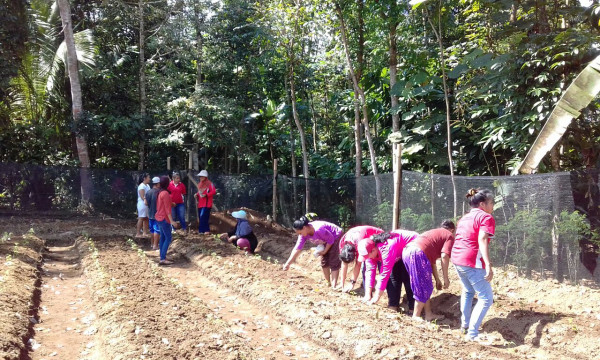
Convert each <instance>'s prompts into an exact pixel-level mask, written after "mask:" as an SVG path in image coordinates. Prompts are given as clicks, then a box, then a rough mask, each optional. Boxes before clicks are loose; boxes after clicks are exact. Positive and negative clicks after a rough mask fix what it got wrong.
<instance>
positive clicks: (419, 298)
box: [402, 220, 456, 321]
mask: <svg viewBox="0 0 600 360" xmlns="http://www.w3.org/2000/svg"><path fill="white" fill-rule="evenodd" d="M455 230H456V227H455V226H454V223H453V222H452V221H451V220H445V221H444V222H443V223H442V227H441V228H438V229H433V230H429V231H425V232H424V233H422V234H421V235H419V236H418V237H417V238H416V239H415V240H414V241H412V242H410V243H409V244H408V245H406V247H405V248H404V250H403V251H402V261H404V265H406V270H407V271H408V274H409V275H410V287H411V289H412V291H413V297H414V298H415V309H414V311H413V318H414V319H421V312H422V311H423V309H425V320H427V321H432V320H434V319H436V318H439V317H441V316H437V315H435V314H434V313H433V312H432V311H431V301H430V298H431V294H433V284H432V283H431V275H433V277H434V278H435V287H436V289H438V290H442V288H444V289H447V288H448V286H449V285H450V278H449V277H448V265H449V264H450V254H451V253H452V246H453V245H454V231H455ZM439 258H441V259H442V275H443V277H444V284H443V285H442V281H441V280H440V275H439V274H438V269H437V263H436V261H437V259H439Z"/></svg>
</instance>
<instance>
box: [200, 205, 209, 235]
mask: <svg viewBox="0 0 600 360" xmlns="http://www.w3.org/2000/svg"><path fill="white" fill-rule="evenodd" d="M210 209H211V208H209V207H203V208H198V232H199V233H205V232H209V231H210V227H209V226H208V220H210Z"/></svg>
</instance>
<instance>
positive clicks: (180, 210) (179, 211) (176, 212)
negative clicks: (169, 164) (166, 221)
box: [168, 173, 187, 234]
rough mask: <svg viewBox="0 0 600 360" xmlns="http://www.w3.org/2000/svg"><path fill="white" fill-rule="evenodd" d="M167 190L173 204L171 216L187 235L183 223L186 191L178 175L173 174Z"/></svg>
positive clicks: (185, 226)
mask: <svg viewBox="0 0 600 360" xmlns="http://www.w3.org/2000/svg"><path fill="white" fill-rule="evenodd" d="M168 190H169V192H170V193H171V201H172V202H173V204H175V206H174V207H173V210H172V214H171V216H172V217H173V219H177V221H179V223H180V224H181V229H182V230H183V232H184V234H187V225H186V223H185V205H184V203H183V202H184V201H183V200H184V199H183V196H184V195H187V189H186V188H185V185H183V183H182V182H181V176H179V173H173V181H171V182H170V183H169V188H168Z"/></svg>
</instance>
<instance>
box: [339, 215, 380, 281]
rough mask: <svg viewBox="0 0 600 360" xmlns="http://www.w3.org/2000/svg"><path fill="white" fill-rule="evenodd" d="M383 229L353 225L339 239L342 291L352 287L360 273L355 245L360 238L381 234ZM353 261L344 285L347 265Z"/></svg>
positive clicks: (359, 263)
mask: <svg viewBox="0 0 600 360" xmlns="http://www.w3.org/2000/svg"><path fill="white" fill-rule="evenodd" d="M381 233H383V230H382V229H380V228H376V227H374V226H368V225H363V226H355V227H353V228H351V229H350V230H348V231H347V232H346V233H345V234H344V236H342V238H341V239H340V260H342V283H341V284H342V292H348V291H350V290H352V289H354V284H356V280H357V279H358V275H360V268H361V265H362V262H360V261H358V256H356V252H357V250H356V246H357V244H358V242H359V241H360V240H363V239H368V238H370V237H371V236H373V235H376V234H381ZM350 263H354V269H353V277H352V279H351V280H350V284H349V285H348V286H347V287H344V284H345V283H346V277H347V275H348V265H349V264H350Z"/></svg>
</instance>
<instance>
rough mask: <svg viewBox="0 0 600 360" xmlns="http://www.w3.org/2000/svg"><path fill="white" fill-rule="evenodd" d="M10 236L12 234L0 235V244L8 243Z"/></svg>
mask: <svg viewBox="0 0 600 360" xmlns="http://www.w3.org/2000/svg"><path fill="white" fill-rule="evenodd" d="M12 235H13V233H11V232H4V233H3V234H2V237H0V243H3V242H7V241H10V238H11V236H12Z"/></svg>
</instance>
